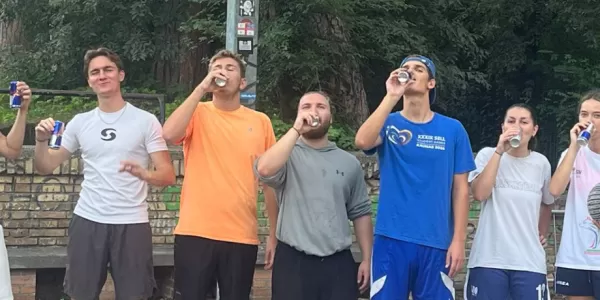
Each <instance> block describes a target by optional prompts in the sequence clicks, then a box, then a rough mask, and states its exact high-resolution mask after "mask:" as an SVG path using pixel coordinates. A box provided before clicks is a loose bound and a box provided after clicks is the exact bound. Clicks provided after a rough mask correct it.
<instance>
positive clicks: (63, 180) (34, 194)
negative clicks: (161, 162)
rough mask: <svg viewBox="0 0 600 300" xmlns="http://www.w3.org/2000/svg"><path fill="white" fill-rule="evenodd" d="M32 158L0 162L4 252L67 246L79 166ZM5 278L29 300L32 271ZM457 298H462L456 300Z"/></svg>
mask: <svg viewBox="0 0 600 300" xmlns="http://www.w3.org/2000/svg"><path fill="white" fill-rule="evenodd" d="M32 154H33V148H31V147H27V146H26V147H25V149H24V150H23V154H22V157H21V158H20V159H18V160H15V161H6V160H5V159H4V158H0V192H2V193H1V194H0V219H1V220H2V226H3V227H4V233H5V237H4V238H5V240H6V244H7V246H8V247H9V248H19V249H29V248H43V249H46V248H44V247H49V248H47V249H51V248H52V249H54V248H56V247H64V245H66V242H67V237H66V235H67V228H68V225H69V219H70V218H71V216H72V211H73V208H74V205H75V202H76V200H77V197H78V192H79V191H80V189H81V187H80V184H81V181H82V175H81V170H82V167H83V163H82V161H81V160H80V159H79V157H78V156H77V155H75V156H73V158H71V159H70V160H68V161H66V162H65V163H64V164H63V165H62V166H61V167H60V168H58V169H57V170H55V172H54V173H53V174H52V175H50V176H39V175H36V174H35V173H34V172H33V161H32ZM171 156H172V159H173V164H174V166H175V170H176V173H177V181H178V184H177V185H174V186H170V187H165V188H155V187H153V188H151V191H150V195H149V197H148V201H149V206H150V220H151V221H150V222H151V225H152V231H153V235H154V236H153V242H154V244H155V245H157V246H159V247H160V246H161V245H162V246H165V245H170V244H172V243H173V235H172V232H173V228H174V227H175V225H176V223H177V218H178V208H179V193H180V186H179V184H180V183H181V181H182V178H183V173H184V170H183V160H182V158H183V157H182V152H181V150H180V148H172V149H171ZM357 157H358V158H359V160H360V161H361V163H362V165H363V167H364V170H365V175H366V181H367V183H368V187H369V194H370V195H371V199H372V200H373V208H374V209H376V207H377V201H378V194H379V180H378V179H379V170H378V168H377V164H376V160H375V159H374V158H372V157H365V156H361V155H359V156H357ZM258 216H259V226H260V230H259V234H260V236H261V241H262V242H263V244H262V245H261V249H264V241H265V238H266V235H267V234H268V228H267V226H268V222H267V219H266V211H265V206H264V202H263V197H262V195H261V197H259V205H258ZM478 216H479V203H476V202H472V203H471V211H470V214H469V237H468V241H467V247H470V245H471V243H472V240H473V237H474V233H475V230H476V228H477V218H478ZM559 225H560V224H559ZM559 229H560V226H559ZM554 242H555V241H554V239H552V238H551V239H549V241H548V246H547V251H548V266H549V268H548V274H549V278H552V275H551V274H552V272H553V270H554V269H553V265H552V262H553V261H554V256H555V255H554ZM467 255H468V250H467ZM256 270H257V271H256V276H255V280H254V288H253V300H266V299H270V287H269V286H270V272H268V271H264V270H263V268H262V266H260V265H258V266H257V269H256ZM11 274H12V279H13V287H14V291H13V292H14V293H15V296H17V299H33V293H34V292H35V287H36V282H35V280H36V276H35V270H23V269H19V270H13V271H12V272H11ZM464 277H465V274H464V271H463V273H461V274H459V275H458V276H457V277H456V279H455V281H456V289H457V293H458V294H459V295H462V289H463V284H464ZM111 289H112V284H111V282H110V281H109V282H108V283H107V285H106V286H105V291H106V292H109V291H110V290H111ZM109 295H110V293H105V297H104V298H103V299H111V298H110V296H109ZM106 297H108V298H106ZM457 299H462V296H459V297H457Z"/></svg>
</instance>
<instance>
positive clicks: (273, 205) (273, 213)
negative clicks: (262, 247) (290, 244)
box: [263, 184, 279, 237]
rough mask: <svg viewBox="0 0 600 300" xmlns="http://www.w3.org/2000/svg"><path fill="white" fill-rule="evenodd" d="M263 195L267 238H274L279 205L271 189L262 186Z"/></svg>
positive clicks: (264, 185)
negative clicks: (267, 227) (266, 220)
mask: <svg viewBox="0 0 600 300" xmlns="http://www.w3.org/2000/svg"><path fill="white" fill-rule="evenodd" d="M263 194H264V195H265V206H266V207H267V214H268V216H267V217H268V219H269V236H270V237H275V233H276V231H277V217H278V216H279V205H277V197H276V196H275V191H274V190H273V188H271V187H269V186H267V185H266V184H263Z"/></svg>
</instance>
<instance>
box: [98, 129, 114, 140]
mask: <svg viewBox="0 0 600 300" xmlns="http://www.w3.org/2000/svg"><path fill="white" fill-rule="evenodd" d="M116 132H117V130H116V129H114V128H104V129H102V131H100V135H102V137H101V138H100V139H101V140H103V141H107V142H109V141H112V140H114V139H116V138H117V134H116Z"/></svg>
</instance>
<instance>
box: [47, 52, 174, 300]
mask: <svg viewBox="0 0 600 300" xmlns="http://www.w3.org/2000/svg"><path fill="white" fill-rule="evenodd" d="M84 73H85V75H86V77H87V81H88V84H89V86H90V87H91V88H92V89H93V90H94V92H95V93H96V94H97V96H98V107H97V108H95V109H94V110H91V111H88V112H85V113H81V114H77V115H76V116H75V117H73V119H72V120H71V121H70V122H69V123H68V124H67V126H66V129H65V131H64V135H63V137H62V146H61V147H60V149H58V150H51V149H49V148H48V140H49V139H50V136H51V133H52V129H53V126H54V120H53V119H51V118H49V119H46V120H43V121H41V122H40V123H39V124H38V126H37V127H36V147H35V168H36V170H37V171H38V172H39V173H41V174H50V173H51V172H52V171H54V169H56V168H57V167H58V166H59V165H60V164H61V163H62V162H64V161H65V160H66V159H68V158H69V157H70V156H71V155H72V154H73V153H74V152H76V151H78V150H80V151H81V158H82V159H83V162H84V167H83V182H82V184H81V187H82V188H81V192H80V194H79V200H78V201H77V205H76V207H75V211H74V212H73V219H72V220H71V224H70V226H69V242H68V245H67V272H66V275H65V282H64V290H65V293H67V294H68V295H69V296H71V297H72V298H74V299H76V300H84V299H97V297H98V295H99V294H100V291H101V289H102V287H103V285H104V283H105V281H106V276H107V271H108V270H110V272H111V276H112V278H113V281H114V285H115V294H116V299H148V298H149V297H151V296H152V293H153V289H154V288H155V286H156V283H155V281H154V273H153V267H154V264H153V260H152V232H151V229H150V224H149V220H148V204H147V202H146V196H147V194H148V184H152V185H154V186H165V185H171V184H174V183H175V172H174V169H173V164H172V162H171V157H170V155H169V151H168V148H167V145H166V142H165V140H164V139H163V137H162V127H161V125H160V123H159V122H158V120H157V118H156V116H154V115H152V114H150V113H149V112H146V111H143V110H141V109H139V108H137V107H135V106H133V105H131V104H130V103H128V102H125V100H124V99H123V97H122V95H121V81H123V79H124V78H125V73H124V71H123V66H122V63H121V60H120V58H119V56H118V55H117V54H115V53H114V52H112V51H110V50H108V49H106V48H99V49H96V50H90V51H88V52H87V53H86V54H85V57H84ZM150 161H152V164H153V165H154V169H151V170H149V169H147V167H148V166H149V163H150ZM109 265H110V268H109V267H108V266H109Z"/></svg>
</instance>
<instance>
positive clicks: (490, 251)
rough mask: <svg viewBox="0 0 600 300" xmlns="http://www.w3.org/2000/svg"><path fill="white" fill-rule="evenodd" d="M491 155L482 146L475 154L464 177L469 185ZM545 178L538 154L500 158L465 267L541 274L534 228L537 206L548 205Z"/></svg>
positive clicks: (546, 165)
mask: <svg viewBox="0 0 600 300" xmlns="http://www.w3.org/2000/svg"><path fill="white" fill-rule="evenodd" d="M494 151H495V148H491V147H486V148H483V149H481V150H480V151H479V153H477V156H476V157H475V165H476V166H477V169H475V170H474V171H472V172H471V173H470V174H469V182H472V181H473V180H474V179H475V178H476V177H477V176H478V175H479V174H481V172H483V169H484V168H485V166H486V165H487V163H488V162H489V160H490V159H491V158H492V156H493V155H494ZM550 178H551V168H550V162H549V161H548V159H547V158H546V157H545V156H544V155H542V154H540V153H538V152H535V151H531V153H530V154H529V155H528V156H526V157H514V156H511V155H510V154H508V153H504V155H502V157H501V158H500V165H499V167H498V173H497V176H496V184H495V185H494V188H493V189H492V194H491V197H490V198H489V199H487V200H485V201H483V202H482V205H481V213H480V216H479V225H478V227H477V231H476V233H475V240H474V241H473V246H472V247H471V254H470V257H469V262H468V268H476V267H484V268H497V269H503V270H516V271H529V272H535V273H542V274H546V273H547V268H546V252H545V251H544V248H543V246H542V244H541V243H540V238H539V228H538V224H539V219H540V206H541V203H542V202H543V203H545V204H552V203H554V197H552V195H551V194H550V192H549V189H548V187H549V184H550Z"/></svg>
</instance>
